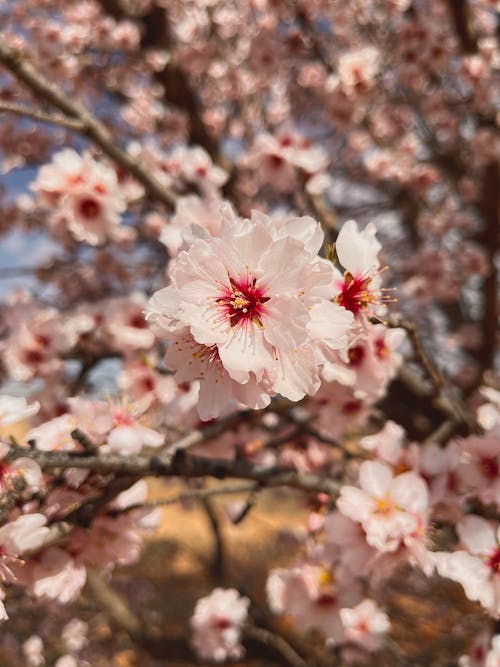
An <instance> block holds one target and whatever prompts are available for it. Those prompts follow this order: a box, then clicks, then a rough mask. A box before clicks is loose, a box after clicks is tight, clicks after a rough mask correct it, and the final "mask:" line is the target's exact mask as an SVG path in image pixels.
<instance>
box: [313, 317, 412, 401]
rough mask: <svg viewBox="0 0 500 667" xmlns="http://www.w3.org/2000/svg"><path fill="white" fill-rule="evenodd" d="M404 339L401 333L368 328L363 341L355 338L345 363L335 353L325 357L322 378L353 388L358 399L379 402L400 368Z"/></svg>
mask: <svg viewBox="0 0 500 667" xmlns="http://www.w3.org/2000/svg"><path fill="white" fill-rule="evenodd" d="M404 338H405V332H404V330H403V329H397V328H396V329H387V328H386V327H385V326H384V325H383V324H368V323H366V327H365V328H364V337H360V336H358V337H356V338H355V340H354V341H353V342H352V344H351V345H350V346H349V349H348V350H347V359H343V358H342V356H341V354H339V353H338V352H337V351H333V352H332V351H328V350H327V352H326V353H325V355H324V357H325V358H324V361H323V366H322V370H321V375H322V377H323V378H324V379H325V380H326V381H328V382H330V381H331V380H336V381H337V382H341V383H342V384H345V385H349V386H351V387H354V388H355V391H356V393H357V394H358V395H360V396H361V395H363V396H367V397H372V398H373V399H375V398H380V397H381V396H383V395H384V393H385V392H386V389H387V385H388V384H389V382H390V381H391V380H392V379H393V378H394V376H395V375H396V373H397V371H398V369H399V368H400V366H401V364H402V362H403V357H402V355H401V354H400V353H399V351H398V348H399V346H400V345H401V343H402V342H403V340H404Z"/></svg>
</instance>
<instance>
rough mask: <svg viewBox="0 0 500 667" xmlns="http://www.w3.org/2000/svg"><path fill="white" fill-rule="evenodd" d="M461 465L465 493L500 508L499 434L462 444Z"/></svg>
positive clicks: (460, 473) (486, 435)
mask: <svg viewBox="0 0 500 667" xmlns="http://www.w3.org/2000/svg"><path fill="white" fill-rule="evenodd" d="M459 445H460V448H461V464H460V466H459V468H458V473H459V476H460V481H461V484H462V486H463V489H464V491H466V492H467V493H469V494H470V495H477V497H478V498H480V499H481V500H482V501H483V502H484V503H486V504H489V503H495V504H496V505H497V506H498V507H500V437H499V434H498V433H497V432H495V431H490V432H489V433H486V434H485V435H483V436H479V435H471V436H469V437H468V438H465V439H464V440H461V441H459Z"/></svg>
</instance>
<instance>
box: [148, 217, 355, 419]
mask: <svg viewBox="0 0 500 667" xmlns="http://www.w3.org/2000/svg"><path fill="white" fill-rule="evenodd" d="M318 232H319V233H318ZM321 240H322V235H321V232H320V230H319V228H318V225H317V224H316V223H315V222H314V221H313V220H312V219H311V218H297V219H292V220H289V221H288V222H287V223H286V224H284V225H282V226H281V227H279V228H278V229H273V227H272V221H271V220H269V219H268V218H267V217H266V216H263V215H261V214H254V216H253V217H252V220H234V221H233V222H232V224H230V223H229V222H228V223H227V225H226V226H225V228H224V230H223V232H222V233H221V236H219V237H218V238H211V239H206V240H202V239H200V240H198V241H195V242H194V243H193V245H192V246H191V248H190V249H189V251H188V252H183V253H181V254H180V255H178V256H177V257H176V258H175V260H174V263H173V264H172V266H171V269H170V276H171V280H172V284H171V286H169V287H167V288H165V289H163V290H160V291H159V292H157V293H156V294H155V295H153V298H152V299H151V301H150V306H149V309H150V313H151V315H150V317H151V319H152V320H153V321H154V323H155V326H156V327H157V328H158V329H159V330H160V331H162V330H163V332H165V333H166V334H167V337H169V338H172V337H173V338H174V339H176V340H177V343H176V346H177V348H178V349H179V351H180V352H181V353H182V354H183V355H186V353H187V352H189V353H190V354H191V355H192V359H191V361H188V360H187V357H186V359H185V362H184V361H180V360H176V359H175V358H174V359H172V358H171V359H170V361H169V363H172V362H173V363H174V364H175V365H174V368H176V369H178V368H182V367H186V362H187V368H188V369H189V370H188V375H189V376H185V377H183V380H182V381H185V380H188V381H190V380H193V379H195V377H196V376H195V375H193V374H192V373H193V371H194V370H195V368H196V366H197V367H198V368H197V372H198V373H199V378H200V379H201V378H203V377H207V378H208V377H209V374H208V373H207V372H206V370H207V368H208V366H207V364H208V365H209V366H211V367H212V369H213V371H214V372H215V375H216V377H215V378H213V380H212V376H213V373H211V374H210V380H209V384H208V387H212V388H214V385H216V384H219V386H218V387H217V388H216V392H217V393H220V392H221V391H222V392H223V394H224V399H223V400H220V401H219V402H220V403H221V404H222V403H223V402H224V401H225V400H227V398H229V396H230V395H231V386H232V385H231V381H233V382H234V383H238V384H240V385H247V384H248V385H249V387H251V386H252V383H253V382H254V381H255V383H256V384H257V385H259V388H260V389H261V392H262V389H264V393H265V394H268V392H269V391H270V389H272V390H274V391H275V392H279V393H281V394H283V395H284V396H287V397H289V398H290V399H291V400H299V399H300V398H302V397H303V396H304V395H305V394H306V393H314V392H315V391H316V390H317V388H318V387H319V377H318V363H317V361H316V358H315V350H314V343H316V345H318V343H317V342H316V341H318V339H319V337H320V335H322V336H323V340H324V342H325V344H327V345H330V346H333V347H341V346H342V345H343V344H345V340H346V339H345V334H346V333H347V331H348V330H349V328H350V325H351V321H350V320H349V319H347V318H344V317H343V314H342V310H341V309H340V308H339V309H337V307H336V306H335V304H332V303H330V302H329V301H328V298H329V296H330V295H331V293H332V282H331V281H332V268H331V265H330V264H329V263H328V262H326V261H325V260H321V259H320V258H319V257H317V255H316V252H317V250H318V248H319V244H321ZM318 242H319V243H318ZM207 325H208V326H207ZM186 327H187V328H188V329H186ZM188 331H189V334H188ZM179 335H181V336H182V340H183V341H184V342H183V343H182V344H181V343H180V340H181V339H180V338H179ZM190 336H192V338H193V339H194V340H193V343H192V346H194V347H191V350H190V349H189V348H190V346H191V343H190ZM196 344H197V345H198V346H199V349H195V347H196ZM179 346H180V347H179ZM172 356H174V357H175V356H177V353H176V352H171V353H170V357H172ZM200 364H201V365H202V366H203V373H202V368H201V366H200ZM226 374H227V375H226ZM227 376H229V377H227ZM217 377H218V378H219V379H222V378H225V381H224V382H220V383H219V382H217V381H216V378H217ZM229 378H230V379H229ZM216 392H214V393H216ZM263 398H264V397H263ZM264 400H265V401H267V400H268V398H266V399H264ZM264 404H265V403H264ZM261 406H262V403H261ZM217 410H218V408H212V409H211V413H212V414H215V413H217Z"/></svg>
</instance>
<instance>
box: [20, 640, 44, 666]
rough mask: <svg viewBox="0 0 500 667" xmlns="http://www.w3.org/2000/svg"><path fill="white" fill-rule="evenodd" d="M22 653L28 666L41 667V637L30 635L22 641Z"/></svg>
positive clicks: (42, 649)
mask: <svg viewBox="0 0 500 667" xmlns="http://www.w3.org/2000/svg"><path fill="white" fill-rule="evenodd" d="M23 655H24V658H25V660H26V663H27V664H28V665H29V667H41V665H44V664H45V657H44V645H43V641H42V638H41V637H39V636H38V635H32V636H31V637H28V639H27V640H26V641H25V642H23Z"/></svg>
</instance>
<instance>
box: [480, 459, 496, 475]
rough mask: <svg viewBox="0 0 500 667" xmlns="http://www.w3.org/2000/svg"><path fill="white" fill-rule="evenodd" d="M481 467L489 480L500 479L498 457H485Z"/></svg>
mask: <svg viewBox="0 0 500 667" xmlns="http://www.w3.org/2000/svg"><path fill="white" fill-rule="evenodd" d="M479 465H480V466H481V470H482V471H483V475H484V476H485V477H487V478H488V479H492V480H494V479H496V478H497V477H498V473H499V470H498V460H497V458H496V456H484V457H483V458H482V459H481V461H480V463H479Z"/></svg>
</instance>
